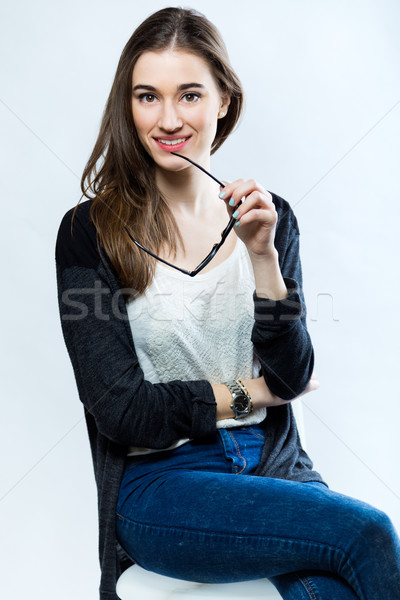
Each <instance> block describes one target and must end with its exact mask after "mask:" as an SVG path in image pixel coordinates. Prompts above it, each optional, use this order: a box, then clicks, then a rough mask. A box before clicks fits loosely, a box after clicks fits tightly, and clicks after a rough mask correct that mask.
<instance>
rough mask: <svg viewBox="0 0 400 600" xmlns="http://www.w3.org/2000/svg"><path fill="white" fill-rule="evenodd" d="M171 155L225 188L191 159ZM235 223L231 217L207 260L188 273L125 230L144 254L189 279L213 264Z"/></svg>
mask: <svg viewBox="0 0 400 600" xmlns="http://www.w3.org/2000/svg"><path fill="white" fill-rule="evenodd" d="M171 154H174V155H175V156H179V158H184V159H185V160H187V161H188V162H190V163H191V164H192V165H194V166H195V167H197V168H198V169H200V171H203V173H205V174H206V175H208V176H209V177H211V179H214V181H216V182H217V183H219V185H220V186H221V187H223V188H224V187H225V185H224V184H223V183H222V182H221V181H218V179H217V178H216V177H214V175H211V173H209V172H208V171H206V169H204V168H203V167H201V166H200V165H198V164H197V163H195V162H194V161H193V160H191V159H190V158H187V156H182V155H181V154H177V152H171ZM240 204H241V202H239V203H238V204H237V206H239V205H240ZM235 221H236V219H234V218H233V217H231V218H230V219H229V223H228V225H227V226H226V227H225V229H224V230H223V232H222V233H221V240H220V241H219V242H218V243H217V244H214V246H213V247H212V249H211V252H210V253H209V254H207V256H206V257H205V259H204V260H202V261H201V263H200V264H199V265H197V267H196V268H195V269H193V271H187V270H186V269H181V267H177V266H176V265H173V264H171V263H169V262H168V261H166V260H164V259H163V258H160V257H159V256H157V255H156V254H153V252H150V250H148V249H147V248H145V247H144V246H142V244H139V242H138V241H137V240H135V238H134V237H132V235H131V234H130V233H129V231H128V230H127V228H126V227H124V229H125V231H126V233H127V234H128V235H129V237H130V238H131V240H132V242H134V243H135V244H136V246H137V247H138V248H140V249H141V250H143V251H144V252H147V254H149V255H150V256H152V257H153V258H155V259H156V260H158V261H160V262H162V263H164V265H168V266H169V267H172V268H173V269H176V270H177V271H180V272H181V273H185V275H189V277H194V276H195V275H197V274H198V273H200V271H202V270H203V269H204V267H206V266H207V265H208V263H209V262H211V260H212V259H213V258H214V256H215V255H216V254H217V252H218V250H219V249H220V248H221V246H222V244H223V243H224V242H225V240H226V238H227V237H228V235H229V233H230V232H231V231H232V228H233V226H234V224H235Z"/></svg>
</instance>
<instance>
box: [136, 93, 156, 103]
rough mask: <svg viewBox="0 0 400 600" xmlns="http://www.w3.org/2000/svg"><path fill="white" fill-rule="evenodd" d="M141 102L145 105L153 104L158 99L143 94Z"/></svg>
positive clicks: (152, 95) (140, 98) (151, 95)
mask: <svg viewBox="0 0 400 600" xmlns="http://www.w3.org/2000/svg"><path fill="white" fill-rule="evenodd" d="M139 100H141V101H142V102H144V103H145V104H153V102H154V101H155V100H156V97H155V96H154V94H141V95H140V96H139Z"/></svg>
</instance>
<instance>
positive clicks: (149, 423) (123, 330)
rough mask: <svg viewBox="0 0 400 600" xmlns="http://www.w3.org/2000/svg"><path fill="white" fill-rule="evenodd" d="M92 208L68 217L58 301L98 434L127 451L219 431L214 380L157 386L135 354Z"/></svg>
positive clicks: (59, 257) (60, 240) (61, 239)
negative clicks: (98, 239) (99, 243)
mask: <svg viewBox="0 0 400 600" xmlns="http://www.w3.org/2000/svg"><path fill="white" fill-rule="evenodd" d="M89 204H90V203H89V202H84V203H82V204H81V205H79V208H78V210H77V212H76V216H75V219H74V222H73V235H72V236H71V216H72V210H71V211H69V212H68V213H67V214H66V215H65V216H64V218H63V220H62V223H61V225H60V229H59V232H58V236H57V243H56V270H57V286H58V302H59V311H60V318H61V325H62V331H63V335H64V340H65V344H66V347H67V350H68V353H69V356H70V359H71V362H72V366H73V370H74V374H75V378H76V383H77V387H78V391H79V396H80V399H81V401H82V402H83V404H84V405H85V408H86V410H87V411H89V413H90V414H91V415H92V416H93V418H94V420H95V422H96V426H97V428H98V430H99V431H100V432H101V433H102V434H103V435H104V436H106V437H107V438H109V439H110V440H112V441H114V442H116V443H118V444H120V445H123V446H139V447H140V446H142V447H151V448H166V447H168V446H169V445H171V443H172V442H173V441H174V440H177V439H180V438H186V437H187V438H196V437H200V436H202V435H206V434H209V433H211V432H214V431H215V430H216V402H215V398H214V394H213V390H212V387H211V385H210V383H209V382H207V381H171V382H169V383H165V384H163V383H160V384H154V385H153V384H151V383H150V382H148V381H147V380H145V378H144V374H143V371H142V369H141V368H140V366H139V364H138V360H137V356H136V353H135V349H134V344H133V339H132V334H131V329H130V324H129V320H128V315H127V311H126V306H125V301H124V298H123V295H122V290H120V288H119V286H118V283H117V281H116V279H115V277H114V276H113V274H112V272H111V271H110V269H109V268H107V265H106V262H105V261H102V260H101V257H100V254H99V252H98V249H97V244H96V235H95V228H94V225H93V223H92V222H91V221H90V219H89Z"/></svg>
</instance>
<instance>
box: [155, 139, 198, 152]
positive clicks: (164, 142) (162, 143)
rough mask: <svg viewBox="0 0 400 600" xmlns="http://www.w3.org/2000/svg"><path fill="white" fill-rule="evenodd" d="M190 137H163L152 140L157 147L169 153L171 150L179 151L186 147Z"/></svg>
mask: <svg viewBox="0 0 400 600" xmlns="http://www.w3.org/2000/svg"><path fill="white" fill-rule="evenodd" d="M191 137H192V136H191V135H188V136H179V137H178V136H163V137H159V138H156V137H155V138H154V140H155V142H156V143H157V144H158V146H159V147H160V148H161V149H162V150H165V151H167V152H171V150H181V149H182V148H184V147H185V146H186V144H187V143H188V142H189V140H190V138H191Z"/></svg>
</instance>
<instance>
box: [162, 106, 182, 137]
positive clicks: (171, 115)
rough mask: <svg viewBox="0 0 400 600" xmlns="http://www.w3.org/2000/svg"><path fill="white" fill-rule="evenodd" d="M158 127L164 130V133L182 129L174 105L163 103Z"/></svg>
mask: <svg viewBox="0 0 400 600" xmlns="http://www.w3.org/2000/svg"><path fill="white" fill-rule="evenodd" d="M158 126H159V127H160V129H164V131H176V130H177V129H180V128H181V127H182V119H181V117H180V114H179V110H178V108H177V106H176V105H175V104H174V103H172V102H164V103H163V105H162V106H161V114H160V118H159V121H158Z"/></svg>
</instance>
